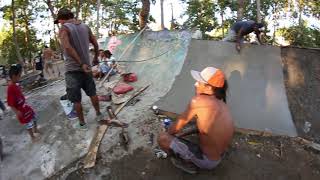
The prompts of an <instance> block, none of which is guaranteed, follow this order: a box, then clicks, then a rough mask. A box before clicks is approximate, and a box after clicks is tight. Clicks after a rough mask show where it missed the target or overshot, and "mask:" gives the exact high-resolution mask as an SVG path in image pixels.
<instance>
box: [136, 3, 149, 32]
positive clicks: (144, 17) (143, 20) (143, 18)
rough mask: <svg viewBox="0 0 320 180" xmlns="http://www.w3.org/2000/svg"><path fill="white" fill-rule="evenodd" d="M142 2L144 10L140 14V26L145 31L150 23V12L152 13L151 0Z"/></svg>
mask: <svg viewBox="0 0 320 180" xmlns="http://www.w3.org/2000/svg"><path fill="white" fill-rule="evenodd" d="M141 2H142V8H141V10H140V12H139V26H140V29H143V28H144V27H145V26H146V25H147V23H148V18H149V12H150V0H141Z"/></svg>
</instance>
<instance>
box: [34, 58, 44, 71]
mask: <svg viewBox="0 0 320 180" xmlns="http://www.w3.org/2000/svg"><path fill="white" fill-rule="evenodd" d="M34 62H35V65H36V70H43V65H42V57H41V56H37V57H36V58H35V60H34Z"/></svg>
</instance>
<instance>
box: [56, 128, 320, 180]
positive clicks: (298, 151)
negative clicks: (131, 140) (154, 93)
mask: <svg viewBox="0 0 320 180" xmlns="http://www.w3.org/2000/svg"><path fill="white" fill-rule="evenodd" d="M109 153H110V154H112V153H115V152H114V151H110V152H109ZM75 164H76V163H74V164H73V166H74V165H75ZM66 172H67V171H66V170H65V171H64V173H66ZM69 172H70V167H69ZM64 173H63V172H62V173H60V174H59V175H56V176H55V177H52V178H51V179H60V178H61V179H67V180H88V179H106V180H107V179H112V180H128V179H130V180H148V179H154V180H157V179H159V180H162V179H167V180H171V179H172V180H179V179H181V180H182V179H183V180H188V179H190V180H191V179H208V180H209V179H239V180H250V179H259V180H264V179H266V180H267V179H268V180H269V179H277V180H282V179H283V180H286V179H291V180H313V179H314V180H318V179H319V178H320V156H319V153H318V152H315V151H313V150H310V149H308V148H307V147H304V146H303V145H302V144H300V143H299V142H297V141H294V140H293V139H290V138H286V137H261V136H251V135H242V134H236V135H235V138H234V140H233V143H232V146H231V148H230V150H229V154H228V155H227V156H226V158H225V159H224V160H223V161H222V163H221V164H220V165H219V166H218V167H217V168H216V169H215V170H213V171H199V172H198V174H197V175H189V174H186V173H184V172H182V171H181V170H179V169H177V168H175V167H174V166H173V165H172V164H171V162H170V160H169V158H167V159H157V158H156V157H155V155H154V153H153V150H152V148H151V147H144V148H139V149H137V150H135V151H134V152H133V154H131V155H126V156H124V157H123V158H121V159H120V160H116V161H113V162H105V161H104V160H103V159H101V155H100V157H99V158H98V161H97V165H96V166H95V167H94V168H93V169H90V170H82V169H78V170H75V171H73V172H71V173H70V174H68V175H65V174H64ZM63 174H64V176H65V177H64V178H62V177H63Z"/></svg>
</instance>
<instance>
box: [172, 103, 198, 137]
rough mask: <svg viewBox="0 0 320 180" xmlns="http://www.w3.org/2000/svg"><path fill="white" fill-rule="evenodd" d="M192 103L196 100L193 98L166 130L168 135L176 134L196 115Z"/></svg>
mask: <svg viewBox="0 0 320 180" xmlns="http://www.w3.org/2000/svg"><path fill="white" fill-rule="evenodd" d="M194 103H196V100H194V98H193V99H192V100H191V102H190V104H189V105H188V107H187V109H186V110H185V112H183V113H182V114H181V115H180V116H179V117H178V120H177V121H176V122H174V123H173V124H172V125H171V126H170V127H169V130H168V133H169V134H171V135H174V134H177V133H178V132H179V131H180V130H181V129H182V128H183V127H184V126H185V125H186V124H187V123H188V122H190V121H191V119H192V118H193V117H194V116H195V115H196V113H195V110H194Z"/></svg>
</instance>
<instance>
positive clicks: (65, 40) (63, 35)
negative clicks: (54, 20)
mask: <svg viewBox="0 0 320 180" xmlns="http://www.w3.org/2000/svg"><path fill="white" fill-rule="evenodd" d="M59 39H60V43H61V44H63V47H64V50H65V51H66V52H67V53H68V55H69V56H71V57H72V59H74V60H75V61H77V63H79V65H81V64H82V62H81V60H80V56H79V55H78V53H77V52H76V50H75V49H74V48H73V47H72V46H71V44H70V41H69V35H68V30H67V29H66V28H63V27H62V29H60V32H59Z"/></svg>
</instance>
